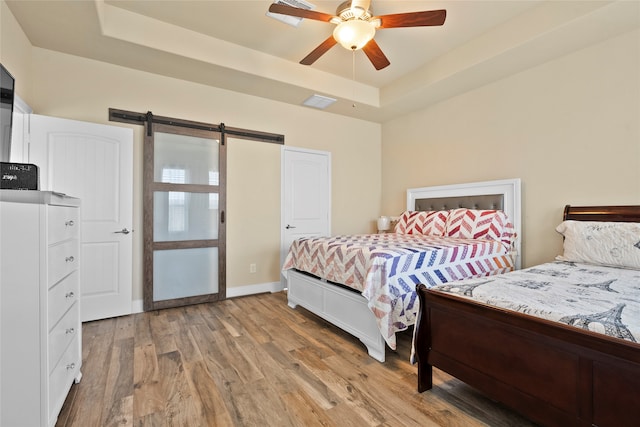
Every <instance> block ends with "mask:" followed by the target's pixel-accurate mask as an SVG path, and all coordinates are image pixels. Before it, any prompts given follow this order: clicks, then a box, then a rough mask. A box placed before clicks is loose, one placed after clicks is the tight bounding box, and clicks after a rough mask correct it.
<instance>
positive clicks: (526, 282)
mask: <svg viewBox="0 0 640 427" xmlns="http://www.w3.org/2000/svg"><path fill="white" fill-rule="evenodd" d="M432 289H433V290H437V291H440V292H445V293H450V294H455V295H457V296H460V297H463V298H468V299H472V300H474V301H478V302H481V303H485V304H488V305H492V306H496V307H500V308H504V309H508V310H513V311H517V312H520V313H525V314H528V315H532V316H536V317H540V318H543V319H547V320H551V321H556V322H560V323H564V324H566V325H570V326H574V327H576V328H581V329H585V330H589V331H592V332H596V333H601V334H604V335H607V336H610V337H614V338H619V339H623V340H628V341H631V342H635V343H637V342H638V341H639V340H640V270H635V269H628V268H618V267H608V266H600V265H593V264H582V263H574V262H561V261H557V262H551V263H546V264H541V265H537V266H533V267H529V268H526V269H523V270H518V271H514V272H511V273H509V274H504V275H501V276H495V277H491V278H484V279H471V280H466V281H463V282H457V283H449V284H445V285H441V286H436V287H433V288H432Z"/></svg>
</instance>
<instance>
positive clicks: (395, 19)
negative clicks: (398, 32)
mask: <svg viewBox="0 0 640 427" xmlns="http://www.w3.org/2000/svg"><path fill="white" fill-rule="evenodd" d="M446 17H447V11H446V10H444V9H441V10H427V11H424V12H408V13H395V14H392V15H382V16H376V17H374V18H372V19H380V27H379V28H399V27H430V26H437V25H442V24H444V20H445V18H446Z"/></svg>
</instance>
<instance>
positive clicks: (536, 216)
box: [381, 30, 640, 266]
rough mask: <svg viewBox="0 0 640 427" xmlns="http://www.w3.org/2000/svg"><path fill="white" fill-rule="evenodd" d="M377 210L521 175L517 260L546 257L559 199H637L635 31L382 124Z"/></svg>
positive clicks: (638, 69) (551, 251) (638, 37)
mask: <svg viewBox="0 0 640 427" xmlns="http://www.w3.org/2000/svg"><path fill="white" fill-rule="evenodd" d="M382 141H383V144H382V165H383V166H382V179H383V186H382V209H381V211H382V214H387V215H397V214H398V213H399V212H401V211H402V210H403V209H404V207H405V190H406V189H407V188H411V187H422V186H430V185H443V184H454V183H463V182H472V181H485V180H494V179H505V178H521V179H522V196H523V197H522V204H523V225H524V230H523V265H524V266H530V265H534V264H537V263H540V262H544V261H549V260H552V259H553V257H554V256H555V255H557V254H558V253H559V251H560V250H561V248H562V241H561V238H560V236H559V235H558V234H557V233H555V231H554V228H555V226H556V225H557V224H558V223H559V221H560V220H561V215H562V209H563V207H564V205H565V204H573V205H588V204H638V203H640V32H639V31H637V30H636V31H633V32H631V33H627V34H625V35H622V36H619V37H616V38H613V39H610V40H608V41H605V42H602V43H600V44H597V45H594V46H591V47H589V48H586V49H583V50H580V51H577V52H574V53H572V54H569V55H566V56H564V57H561V58H559V59H557V60H554V61H551V62H548V63H545V64H542V65H540V66H537V67H535V68H532V69H529V70H526V71H524V72H521V73H519V74H516V75H513V76H510V77H508V78H505V79H503V80H500V81H497V82H495V83H493V84H489V85H487V86H484V87H481V88H478V89H476V90H473V91H470V92H468V93H465V94H462V95H460V96H457V97H455V98H451V99H448V100H446V101H443V102H441V103H439V104H437V105H434V106H433V107H431V108H429V109H426V110H422V111H416V112H414V113H413V114H410V115H408V116H405V117H401V118H399V119H397V120H393V121H391V122H389V123H385V124H384V126H383V133H382Z"/></svg>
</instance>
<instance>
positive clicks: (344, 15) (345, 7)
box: [336, 0, 373, 21]
mask: <svg viewBox="0 0 640 427" xmlns="http://www.w3.org/2000/svg"><path fill="white" fill-rule="evenodd" d="M336 15H338V16H339V17H340V19H342V20H343V21H349V20H352V19H362V20H363V21H368V20H369V19H371V17H372V16H373V12H372V11H371V7H369V9H368V10H365V11H364V13H363V14H362V15H361V16H356V15H355V14H354V13H353V10H352V9H351V0H347V1H345V2H342V3H340V6H338V8H337V9H336Z"/></svg>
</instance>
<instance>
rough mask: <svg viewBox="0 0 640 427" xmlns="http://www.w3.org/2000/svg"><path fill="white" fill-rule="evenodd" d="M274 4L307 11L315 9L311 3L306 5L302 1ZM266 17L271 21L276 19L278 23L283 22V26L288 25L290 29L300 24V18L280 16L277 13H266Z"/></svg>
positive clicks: (289, 0)
mask: <svg viewBox="0 0 640 427" xmlns="http://www.w3.org/2000/svg"><path fill="white" fill-rule="evenodd" d="M274 3H275V4H284V5H287V6H291V7H297V8H298V9H307V10H313V9H315V8H316V6H315V5H313V4H311V3H307V2H306V1H304V0H277V1H274ZM267 16H270V17H271V18H273V19H277V20H278V21H281V22H284V23H285V24H289V25H291V26H292V27H297V26H298V25H300V22H302V18H298V17H295V16H288V15H281V14H279V13H271V12H267Z"/></svg>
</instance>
